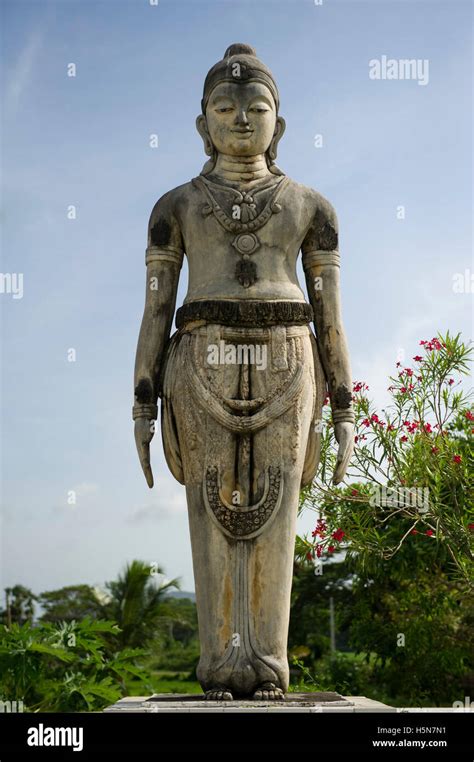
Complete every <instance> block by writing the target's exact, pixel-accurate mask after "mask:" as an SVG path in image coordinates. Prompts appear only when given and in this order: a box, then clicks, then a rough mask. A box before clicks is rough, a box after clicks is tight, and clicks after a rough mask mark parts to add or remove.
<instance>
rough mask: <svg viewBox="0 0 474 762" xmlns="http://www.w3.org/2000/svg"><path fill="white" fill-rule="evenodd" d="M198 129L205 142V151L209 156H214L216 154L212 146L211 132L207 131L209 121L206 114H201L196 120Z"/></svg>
mask: <svg viewBox="0 0 474 762" xmlns="http://www.w3.org/2000/svg"><path fill="white" fill-rule="evenodd" d="M196 129H197V131H198V132H199V134H200V136H201V137H202V139H203V142H204V151H205V152H206V155H207V156H212V155H213V153H214V146H213V145H212V141H211V138H210V137H209V132H208V129H207V121H206V117H205V116H204V114H199V116H198V117H197V119H196Z"/></svg>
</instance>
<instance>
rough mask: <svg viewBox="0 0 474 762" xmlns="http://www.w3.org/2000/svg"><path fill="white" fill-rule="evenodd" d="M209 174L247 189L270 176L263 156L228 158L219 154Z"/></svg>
mask: <svg viewBox="0 0 474 762" xmlns="http://www.w3.org/2000/svg"><path fill="white" fill-rule="evenodd" d="M211 174H212V175H213V176H214V177H216V178H219V179H220V180H225V181H226V182H230V183H237V184H239V185H247V186H249V187H250V186H251V185H253V184H254V183H255V182H258V181H260V180H263V179H264V178H265V177H268V176H270V177H271V176H272V173H271V172H270V170H269V169H268V166H267V162H266V159H265V155H264V154H258V155H257V156H230V155H228V154H222V153H220V154H218V157H217V161H216V164H215V167H214V169H213V170H212V173H211Z"/></svg>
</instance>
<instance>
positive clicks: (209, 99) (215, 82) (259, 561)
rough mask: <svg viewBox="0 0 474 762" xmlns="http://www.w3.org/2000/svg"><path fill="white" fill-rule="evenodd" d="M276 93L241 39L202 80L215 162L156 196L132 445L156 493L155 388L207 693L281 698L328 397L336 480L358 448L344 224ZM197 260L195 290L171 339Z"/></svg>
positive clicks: (200, 125)
mask: <svg viewBox="0 0 474 762" xmlns="http://www.w3.org/2000/svg"><path fill="white" fill-rule="evenodd" d="M279 105H280V104H279V95H278V90H277V86H276V83H275V81H274V78H273V76H272V74H271V72H270V71H269V69H268V68H267V67H266V66H265V65H264V64H263V63H262V62H261V61H260V60H259V59H258V58H257V56H256V52H255V50H254V49H253V48H252V47H250V46H249V45H244V44H235V45H231V46H230V47H229V48H228V49H227V51H226V52H225V54H224V58H223V59H222V60H221V61H219V62H218V63H217V64H216V65H215V66H213V67H212V69H211V70H210V71H209V73H208V75H207V77H206V80H205V83H204V94H203V98H202V113H201V114H200V115H199V116H198V118H197V122H196V124H197V129H198V131H199V134H200V135H201V137H202V139H203V141H204V148H205V151H206V154H207V155H208V157H209V160H208V161H207V163H206V164H205V166H204V168H203V170H202V172H201V174H200V175H199V176H198V177H195V178H194V179H193V180H191V182H188V183H185V184H184V185H180V186H179V187H178V188H174V189H173V190H171V191H169V192H168V193H165V195H164V196H162V197H161V198H160V199H159V201H158V202H157V203H156V204H155V206H154V208H153V211H152V213H151V216H150V222H149V227H148V246H147V249H146V267H147V291H146V304H145V311H144V316H143V321H142V325H141V330H140V336H139V340H138V348H137V356H136V365H135V404H134V406H133V418H134V420H135V440H136V444H137V448H138V453H139V457H140V462H141V465H142V468H143V471H144V474H145V477H146V480H147V483H148V485H149V487H152V486H153V475H152V471H151V467H150V453H149V444H150V441H151V439H152V437H153V421H154V420H155V419H156V418H157V399H158V397H160V398H161V431H162V438H163V445H164V452H165V455H166V460H167V463H168V466H169V468H170V470H171V472H172V474H173V476H174V477H175V478H176V479H177V480H178V481H179V482H180V483H181V484H184V485H185V486H186V498H187V504H188V514H189V526H190V535H191V545H192V554H193V567H194V577H195V584H196V604H197V612H198V622H199V637H200V646H201V657H200V661H199V665H198V668H197V676H198V680H199V682H200V684H201V686H202V688H203V690H204V691H205V693H206V697H207V698H209V699H226V700H229V699H232V698H234V697H253V698H254V699H281V698H283V697H284V693H285V692H286V691H287V689H288V681H289V668H288V659H287V639H288V623H289V612H290V593H291V583H292V572H293V560H294V542H295V534H296V526H295V525H296V517H297V509H298V498H299V493H300V489H301V487H302V486H304V485H307V484H309V483H310V482H311V481H312V479H313V478H314V477H315V474H316V470H317V467H318V461H319V452H320V422H321V413H322V405H323V402H324V398H325V396H326V392H327V391H328V392H329V397H330V400H331V406H332V420H333V423H334V427H335V435H336V439H337V442H338V444H339V451H338V459H337V465H336V469H335V472H334V477H333V479H334V483H338V482H340V481H341V480H342V479H343V477H344V474H345V471H346V468H347V465H348V462H349V460H350V457H351V454H352V448H353V442H354V412H353V409H352V391H351V390H352V379H351V370H350V363H349V358H348V351H347V345H346V338H345V334H344V328H343V325H342V318H341V310H340V297H339V253H338V230H337V218H336V214H335V212H334V209H333V207H332V206H331V204H330V203H329V202H328V201H326V199H325V198H323V197H322V196H321V195H320V194H319V193H317V192H316V191H314V190H312V189H311V188H307V187H305V186H304V185H299V184H298V183H296V182H294V181H293V180H291V179H290V178H289V177H287V176H286V175H285V173H284V172H282V171H281V169H279V168H278V167H277V166H276V164H275V159H276V155H277V145H278V141H279V140H280V138H281V137H282V135H283V132H284V129H285V122H284V120H283V118H282V117H281V116H279V113H278V111H279ZM300 251H301V252H302V263H303V268H304V271H305V276H306V283H307V289H308V293H309V299H310V302H311V303H310V304H308V303H307V302H306V301H305V296H304V294H303V292H302V290H301V288H300V285H299V283H298V279H297V276H296V262H297V259H298V255H299V252H300ZM184 254H186V256H187V258H188V267H189V283H188V291H187V295H186V298H185V300H184V303H183V305H182V306H181V307H180V308H179V309H178V310H177V312H176V327H177V331H176V332H175V333H173V335H172V336H171V338H170V332H171V326H172V321H173V316H174V312H175V305H176V294H177V287H178V280H179V273H180V269H181V266H182V263H183V257H184ZM311 321H313V322H314V326H315V333H316V336H315V335H314V334H313V332H312V331H311V329H310V327H309V323H310V322H311Z"/></svg>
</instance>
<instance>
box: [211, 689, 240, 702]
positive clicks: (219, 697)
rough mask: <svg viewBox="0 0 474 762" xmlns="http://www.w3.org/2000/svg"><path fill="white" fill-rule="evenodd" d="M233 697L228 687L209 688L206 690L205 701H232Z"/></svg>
mask: <svg viewBox="0 0 474 762" xmlns="http://www.w3.org/2000/svg"><path fill="white" fill-rule="evenodd" d="M233 698H234V697H233V695H232V693H231V692H230V691H229V689H228V688H211V689H210V690H209V691H206V700H207V701H233Z"/></svg>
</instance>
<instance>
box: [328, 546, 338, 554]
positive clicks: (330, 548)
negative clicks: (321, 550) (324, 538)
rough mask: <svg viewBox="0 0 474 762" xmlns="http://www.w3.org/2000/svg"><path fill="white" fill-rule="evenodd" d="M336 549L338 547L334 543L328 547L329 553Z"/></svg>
mask: <svg viewBox="0 0 474 762" xmlns="http://www.w3.org/2000/svg"><path fill="white" fill-rule="evenodd" d="M335 550H336V548H335V547H334V545H330V546H329V548H328V552H329V553H334V551H335Z"/></svg>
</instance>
